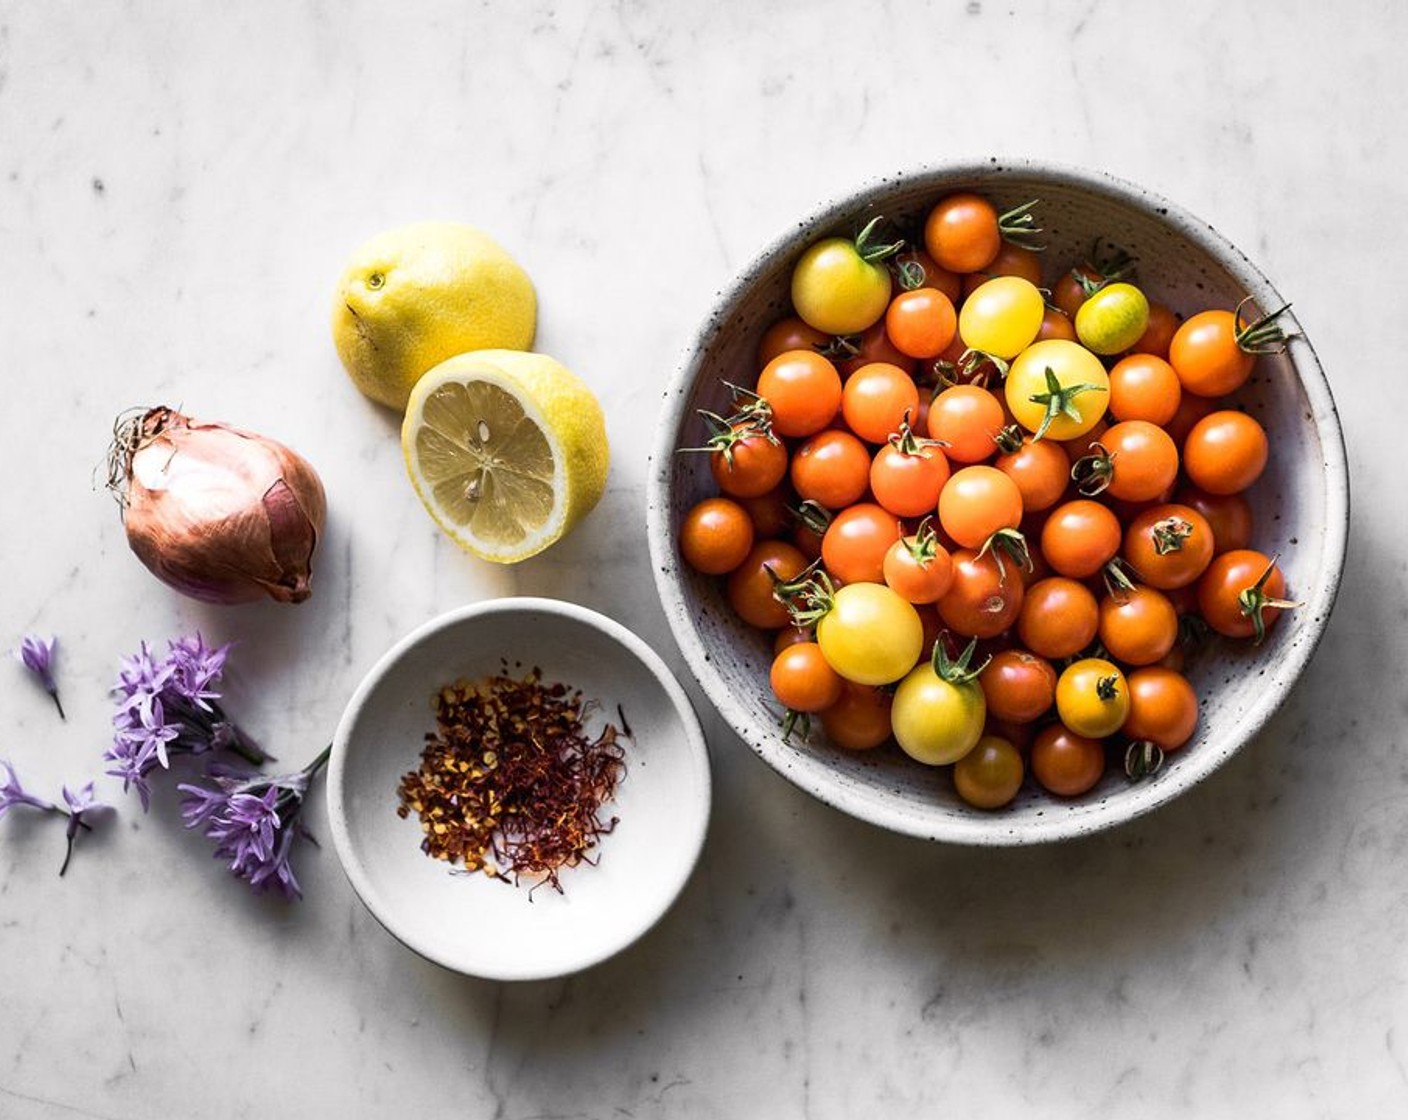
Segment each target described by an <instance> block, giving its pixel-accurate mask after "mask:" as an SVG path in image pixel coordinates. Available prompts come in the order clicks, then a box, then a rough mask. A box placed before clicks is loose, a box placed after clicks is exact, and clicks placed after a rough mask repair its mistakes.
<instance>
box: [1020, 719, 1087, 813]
mask: <svg viewBox="0 0 1408 1120" xmlns="http://www.w3.org/2000/svg"><path fill="white" fill-rule="evenodd" d="M1030 764H1031V771H1032V775H1033V776H1034V777H1035V778H1036V780H1037V781H1038V782H1040V783H1041V785H1042V786H1043V787H1044V788H1045V789H1047V790H1049V791H1050V792H1052V793H1054V794H1056V795H1057V796H1058V797H1079V796H1080V795H1081V794H1083V793H1088V792H1089V791H1090V790H1092V789H1094V788H1095V786H1096V785H1097V784H1098V783H1099V781H1100V779H1101V777H1103V776H1104V773H1105V747H1104V745H1103V744H1102V743H1101V742H1100V740H1099V739H1087V738H1086V737H1085V736H1083V735H1077V734H1076V733H1075V732H1073V731H1070V730H1068V729H1067V728H1065V727H1063V726H1062V725H1061V724H1059V723H1053V724H1050V725H1048V726H1046V727H1043V728H1042V729H1041V730H1040V731H1038V732H1037V733H1036V740H1035V741H1034V742H1033V743H1032V751H1031V761H1030Z"/></svg>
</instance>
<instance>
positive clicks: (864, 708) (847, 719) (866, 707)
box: [821, 681, 891, 751]
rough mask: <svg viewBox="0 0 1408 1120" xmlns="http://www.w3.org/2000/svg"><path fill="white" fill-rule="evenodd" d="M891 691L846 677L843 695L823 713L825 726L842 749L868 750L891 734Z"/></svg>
mask: <svg viewBox="0 0 1408 1120" xmlns="http://www.w3.org/2000/svg"><path fill="white" fill-rule="evenodd" d="M890 704H891V701H890V694H889V693H888V692H885V691H883V690H882V689H878V688H873V687H871V686H870V685H865V684H855V683H853V682H851V681H846V682H845V686H844V688H843V689H842V692H841V699H839V700H837V701H836V703H834V704H832V705H831V707H829V708H827V709H825V710H824V711H823V712H822V713H821V726H822V730H823V731H825V732H826V737H827V738H828V739H829V740H831V742H832V743H834V744H835V745H836V746H838V747H840V748H841V749H842V750H848V751H868V750H873V749H874V748H875V747H878V746H879V745H880V744H881V743H883V742H885V741H886V740H887V739H889V737H890Z"/></svg>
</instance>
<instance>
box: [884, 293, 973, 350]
mask: <svg viewBox="0 0 1408 1120" xmlns="http://www.w3.org/2000/svg"><path fill="white" fill-rule="evenodd" d="M957 330H958V313H957V312H956V311H954V309H953V301H952V300H951V299H949V298H948V296H946V295H944V293H943V292H941V291H939V290H938V289H937V288H915V289H914V290H913V291H910V292H900V294H899V295H897V296H895V298H894V299H892V300H891V301H890V306H889V308H888V309H887V310H886V312H885V333H886V334H888V335H889V336H890V341H891V342H893V343H894V344H895V348H896V349H897V350H899V352H900V353H901V354H907V355H908V356H909V357H911V358H936V357H938V356H939V355H940V354H942V353H943V352H944V349H945V347H947V346H948V344H949V343H951V342H952V341H953V336H954V333H955V332H956V331H957Z"/></svg>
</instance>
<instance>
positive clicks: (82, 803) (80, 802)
mask: <svg viewBox="0 0 1408 1120" xmlns="http://www.w3.org/2000/svg"><path fill="white" fill-rule="evenodd" d="M63 796H64V803H65V804H66V805H67V806H68V830H67V832H66V835H67V837H68V847H67V848H66V849H65V850H64V862H63V865H62V866H61V867H60V868H59V875H60V876H62V875H63V873H64V872H65V871H67V870H68V861H69V860H70V859H72V858H73V841H74V837H76V836H77V835H78V830H79V829H80V828H84V829H91V828H92V827H93V826H92V825H90V824H89V823H88V822H87V821H85V820H84V819H83V814H84V813H96V812H101V811H103V810H105V809H107V808H109V806H107V805H105V804H103V802H101V801H99V800H98V799H97V798H95V797H94V796H93V783H92V782H88V783H86V784H85V785H84V786H82V787H81V788H80V789H79V791H78V792H77V793H74V792H73V791H72V790H70V789H69V788H68V786H64V787H63Z"/></svg>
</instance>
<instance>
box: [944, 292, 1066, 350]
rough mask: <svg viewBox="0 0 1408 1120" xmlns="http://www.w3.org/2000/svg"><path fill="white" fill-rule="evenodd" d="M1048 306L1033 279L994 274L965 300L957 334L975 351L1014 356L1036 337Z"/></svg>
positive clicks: (959, 316) (959, 313)
mask: <svg viewBox="0 0 1408 1120" xmlns="http://www.w3.org/2000/svg"><path fill="white" fill-rule="evenodd" d="M1045 309H1046V304H1045V302H1044V301H1043V300H1042V298H1041V291H1040V290H1039V289H1038V288H1037V286H1036V285H1035V284H1033V283H1032V282H1031V281H1030V280H1023V279H1022V278H1021V277H1020V276H995V277H993V278H992V279H991V280H987V281H984V282H983V283H982V284H979V285H978V287H977V288H975V289H974V290H973V294H972V295H970V296H969V297H968V298H967V299H965V300H964V301H963V306H962V307H961V308H960V309H959V312H958V334H959V337H960V338H962V339H963V344H964V345H965V346H967V347H969V348H970V349H972V350H981V351H983V353H985V354H992V355H994V356H995V357H998V358H1003V359H1011V358H1015V357H1016V356H1017V355H1018V354H1020V353H1021V352H1022V351H1023V350H1025V349H1026V348H1027V347H1028V346H1030V345H1031V343H1032V340H1033V339H1035V338H1036V333H1037V331H1039V330H1040V329H1041V321H1042V316H1043V314H1044V312H1045Z"/></svg>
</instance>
